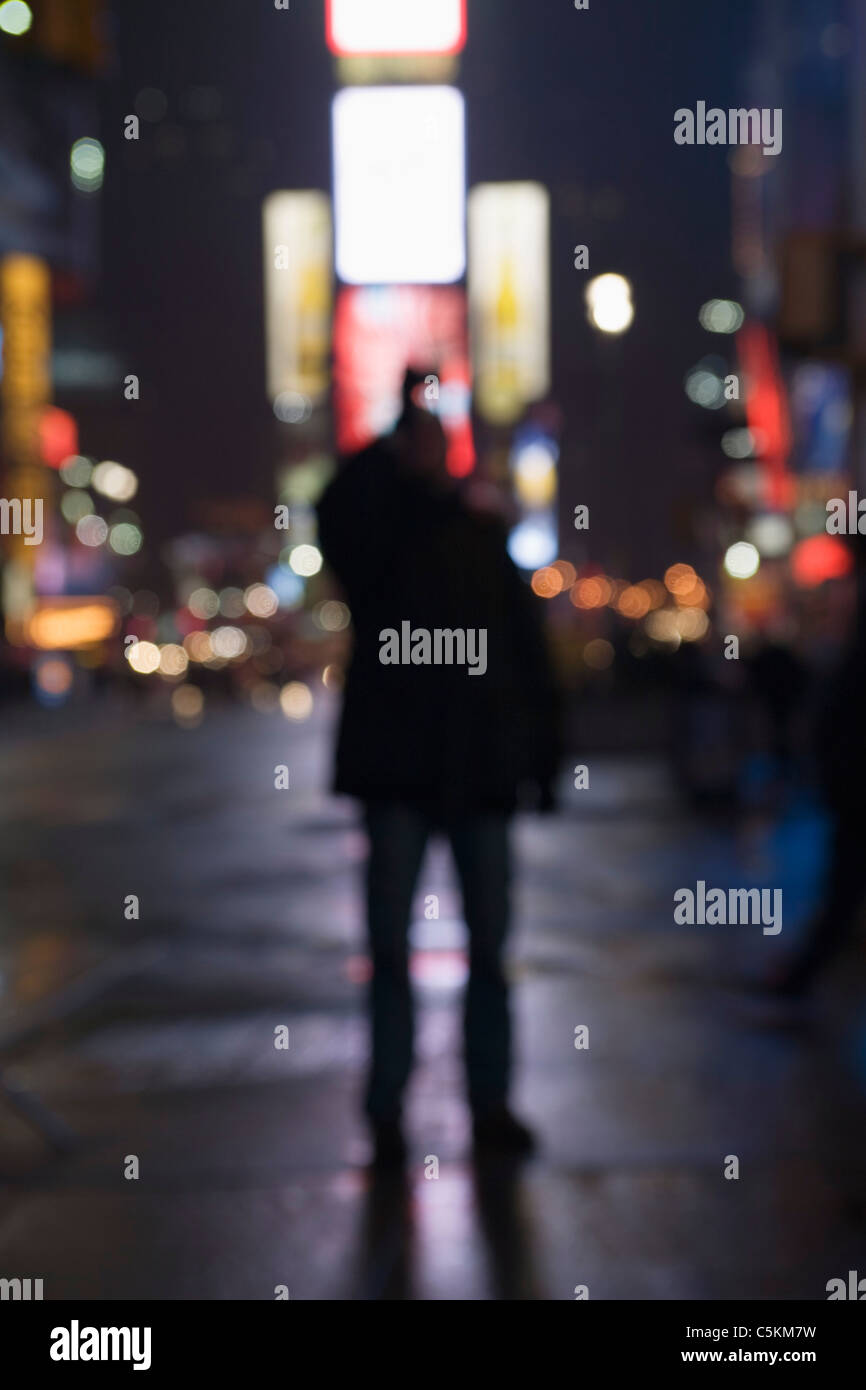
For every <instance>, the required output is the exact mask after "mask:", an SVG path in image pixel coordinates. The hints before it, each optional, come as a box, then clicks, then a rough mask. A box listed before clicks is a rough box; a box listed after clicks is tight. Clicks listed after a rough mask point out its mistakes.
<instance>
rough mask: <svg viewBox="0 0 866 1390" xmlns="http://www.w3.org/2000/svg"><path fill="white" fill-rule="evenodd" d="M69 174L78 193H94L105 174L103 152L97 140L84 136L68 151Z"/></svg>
mask: <svg viewBox="0 0 866 1390" xmlns="http://www.w3.org/2000/svg"><path fill="white" fill-rule="evenodd" d="M69 173H70V177H71V179H72V183H73V185H74V187H75V188H77V189H78V191H79V192H80V193H96V192H98V190H99V189H100V188H101V187H102V180H103V177H104V174H105V150H104V149H103V148H102V146H101V144H100V143H99V141H98V140H93V139H91V137H90V136H88V135H86V136H84V137H83V138H82V139H81V140H76V141H75V144H74V145H73V146H72V149H71V150H70V151H69Z"/></svg>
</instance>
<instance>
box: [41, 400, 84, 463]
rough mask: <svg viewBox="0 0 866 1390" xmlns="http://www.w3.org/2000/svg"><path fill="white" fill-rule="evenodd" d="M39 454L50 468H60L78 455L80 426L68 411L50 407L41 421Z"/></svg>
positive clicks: (43, 413)
mask: <svg viewBox="0 0 866 1390" xmlns="http://www.w3.org/2000/svg"><path fill="white" fill-rule="evenodd" d="M39 452H40V454H41V455H42V462H43V463H46V464H47V465H48V467H49V468H59V467H60V465H61V464H62V463H65V461H66V459H68V458H69V457H70V455H71V454H77V453H78V425H77V424H76V423H75V420H74V419H73V418H72V416H71V415H70V414H69V412H68V411H66V410H58V409H57V407H56V406H53V405H50V406H48V407H47V409H45V410H44V411H43V412H42V417H41V419H40V421H39Z"/></svg>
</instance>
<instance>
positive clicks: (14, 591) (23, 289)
mask: <svg viewBox="0 0 866 1390" xmlns="http://www.w3.org/2000/svg"><path fill="white" fill-rule="evenodd" d="M0 327H2V329H3V380H2V382H0V405H2V431H0V453H2V460H3V474H2V476H3V489H2V490H3V495H4V497H5V498H7V499H9V500H11V499H17V500H18V501H19V502H20V503H21V504H22V505H23V504H24V503H25V502H26V501H28V500H29V501H31V502H35V501H36V499H37V498H40V499H42V500H41V501H40V507H42V506H43V505H44V503H45V502H47V503H48V505H49V508H50V499H51V486H50V483H51V479H50V475H49V470H47V469H46V468H43V466H42V462H41V454H40V443H39V421H40V419H41V416H42V413H43V411H44V409H45V407H46V405H47V404H48V402H49V400H50V397H51V274H50V271H49V269H48V266H47V264H46V263H45V261H43V260H41V259H40V257H38V256H25V255H17V254H16V255H10V256H4V257H3V258H2V260H0ZM26 540H27V537H26V536H25V535H23V534H21V535H14V534H12V535H9V536H7V538H6V542H5V545H6V554H7V560H6V564H5V565H4V568H3V611H4V613H5V615H6V620H7V635H10V631H9V624H10V622H12V623H14V622H15V620H16V619H19V618H20V617H21V615H22V613H23V612H24V611H25V610H26V608H27V607H28V605H29V602H30V598H31V594H32V579H31V575H32V573H33V564H34V548H33V546H32V545H28V544H26Z"/></svg>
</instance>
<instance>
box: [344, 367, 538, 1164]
mask: <svg viewBox="0 0 866 1390" xmlns="http://www.w3.org/2000/svg"><path fill="white" fill-rule="evenodd" d="M423 380H424V377H423V376H422V374H421V373H415V372H412V371H409V372H407V374H406V379H405V382H404V387H403V412H402V415H401V417H400V420H399V422H398V424H397V426H396V428H395V430H394V431H393V433H392V434H390V435H388V436H385V437H383V438H381V439H378V440H376V441H375V442H374V443H373V444H371V445H370V446H369V447H368V448H366V449H364V450H362V451H361V452H360V453H358V454H356V455H354V456H353V457H351V458H350V459H348V461H346V463H345V464H344V466H343V467H342V469H341V471H340V472H339V473H338V475H337V477H336V478H335V480H334V481H333V482H332V483H331V485H330V486H329V487H328V489H327V491H326V492H325V494H324V496H323V497H322V499H321V501H320V503H319V509H318V510H319V527H320V538H321V545H322V549H323V552H324V554H325V557H326V559H327V561H328V563H329V564H330V566H331V568H332V570H333V571H334V573H335V575H336V576H337V578H338V579H339V581H340V583H341V584H342V586H343V588H344V590H345V592H346V596H347V600H348V603H349V606H350V608H351V612H352V619H353V625H354V652H353V657H352V661H351V666H350V670H349V672H348V675H347V680H346V686H345V694H344V702H343V710H342V718H341V723H340V730H339V736H338V743H337V755H336V774H335V780H334V788H335V790H336V791H338V792H341V793H347V794H349V795H351V796H355V797H357V798H359V799H360V800H361V801H362V803H363V805H364V817H365V823H366V829H367V833H368V837H369V859H368V863H367V873H366V906H367V927H368V935H369V944H370V951H371V954H372V960H373V979H372V987H371V997H370V1004H371V1014H372V1057H371V1062H370V1071H369V1076H368V1081H367V1089H366V1096H365V1110H366V1114H367V1116H368V1119H369V1121H370V1123H371V1126H372V1129H373V1136H374V1143H375V1152H376V1159H377V1161H379V1162H380V1163H388V1162H401V1161H402V1160H403V1158H404V1157H405V1140H404V1136H403V1129H402V1104H403V1094H404V1090H405V1087H406V1083H407V1081H408V1078H409V1074H410V1069H411V1064H412V1047H413V1008H412V998H411V987H410V981H409V945H408V933H409V925H410V914H411V906H412V899H413V895H414V891H415V888H416V883H417V879H418V874H419V871H420V868H421V863H422V859H423V856H424V851H425V848H426V846H427V843H428V840H429V839H430V837H431V836H432V835H434V834H442V835H444V836H445V837H446V838H447V839H448V841H449V843H450V847H451V851H452V854H453V858H454V862H455V865H456V869H457V874H458V877H459V880H460V887H461V892H462V898H463V911H464V917H465V920H466V925H467V928H468V933H469V982H468V986H467V991H466V999H465V1021H464V1036H465V1063H466V1071H467V1081H468V1092H469V1102H470V1106H471V1109H472V1115H473V1131H474V1139H475V1143H476V1145H477V1146H478V1147H482V1148H485V1147H491V1146H492V1147H496V1148H499V1149H504V1150H508V1151H511V1152H528V1151H529V1150H530V1148H531V1147H532V1136H531V1134H530V1131H529V1130H528V1129H527V1128H526V1127H525V1126H524V1125H523V1124H521V1122H520V1121H519V1120H517V1119H516V1118H515V1117H514V1116H513V1115H512V1113H511V1111H510V1110H509V1108H508V1090H509V1082H510V1077H511V1052H512V1048H511V1025H510V1017H509V1005H508V988H507V983H506V977H505V973H504V963H503V952H504V947H505V942H506V935H507V931H508V925H509V879H510V853H509V824H510V819H511V817H512V814H513V812H514V811H515V809H516V808H517V806H518V804H519V803H520V802H521V801H522V800H523V799H524V797H529V798H532V799H534V802H535V804H536V805H538V806H540V807H541V808H549V807H550V806H551V804H552V791H551V788H552V781H553V777H554V774H555V771H556V765H557V756H558V748H557V734H556V722H557V721H556V711H555V698H554V684H553V679H552V675H551V670H550V666H549V663H548V658H547V654H546V649H545V642H544V637H543V632H542V628H541V624H540V621H539V617H538V614H537V611H536V602H537V600H536V599H535V598H534V596H533V595H532V593H531V591H530V590H529V589H528V586H527V585H526V584H525V583H524V581H523V580H522V579H521V577H520V576H519V574H518V572H517V570H516V569H515V567H514V566H513V564H512V563H511V561H510V559H509V558H508V554H507V551H506V546H505V540H506V531H505V526H504V524H503V520H502V518H501V516H499V515H497V514H496V512H495V510H494V509H490V508H489V507H488V505H487V503H486V501H483V503H482V505H480V506H479V504H478V500H477V498H478V494H477V491H476V492H470V491H468V490H467V489H466V488H465V487H464V486H461V485H459V484H457V483H456V482H455V480H454V479H453V478H451V477H450V476H449V474H448V472H447V468H446V439H445V435H444V433H443V430H442V427H441V425H440V423H439V420H438V419H437V417H436V416H435V415H434V414H432V413H430V412H429V411H427V410H426V409H425V408H423V407H422V406H421V405H420V404H416V403H415V401H414V399H413V394H417V393H418V390H419V386H420V384H421V383H422V382H423ZM407 631H408V632H411V633H412V634H421V637H420V638H419V639H418V641H417V644H416V643H415V641H414V639H413V651H414V659H411V658H409V659H408V660H407V658H408V657H409V653H408V651H407V645H406V640H405V639H406V634H407ZM437 632H439V633H445V634H450V635H451V637H452V639H453V640H454V641H457V639H456V638H453V635H454V634H455V633H456V634H462V635H463V638H462V639H461V640H465V651H466V654H467V655H466V661H465V662H464V663H463V664H459V663H458V662H457V661H453V662H452V663H451V664H448V663H447V660H443V661H442V662H441V664H437V663H436V661H435V659H433V660H432V661H431V663H430V664H427V663H426V661H425V660H424V648H425V643H424V640H423V634H424V633H427V634H431V635H435V634H436V633H437ZM389 633H390V634H395V635H399V636H400V650H399V653H398V650H397V646H396V645H395V644H394V643H393V642H390V640H389V639H388V638H387V634H389ZM482 634H483V640H482ZM473 637H474V641H475V644H476V646H475V655H476V656H477V657H478V656H479V653H480V651H481V650H482V648H483V653H484V660H483V664H482V662H481V660H480V657H479V659H478V660H477V661H476V663H475V668H474V669H473V667H472V665H471V664H470V661H469V652H470V651H471V650H472V649H473V647H472V639H473ZM431 640H432V637H431ZM457 650H458V653H459V647H458V648H457ZM428 654H429V653H428ZM452 654H453V652H452ZM383 658H385V660H383Z"/></svg>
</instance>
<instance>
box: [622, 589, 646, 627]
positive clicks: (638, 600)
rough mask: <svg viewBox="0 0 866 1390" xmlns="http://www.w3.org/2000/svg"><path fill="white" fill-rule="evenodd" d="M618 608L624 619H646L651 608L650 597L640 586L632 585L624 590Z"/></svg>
mask: <svg viewBox="0 0 866 1390" xmlns="http://www.w3.org/2000/svg"><path fill="white" fill-rule="evenodd" d="M616 606H617V611H618V612H619V613H621V614H622V616H623V617H624V618H634V619H635V620H636V619H638V618H645V617H646V615H647V613H648V612H649V611H650V607H651V604H650V596H649V594H648V593H647V591H646V589H644V588H642V587H641V586H640V585H639V584H630V585H629V587H628V588H627V589H623V591H622V593H621V594H620V596H619V598H618V599H617V603H616Z"/></svg>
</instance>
